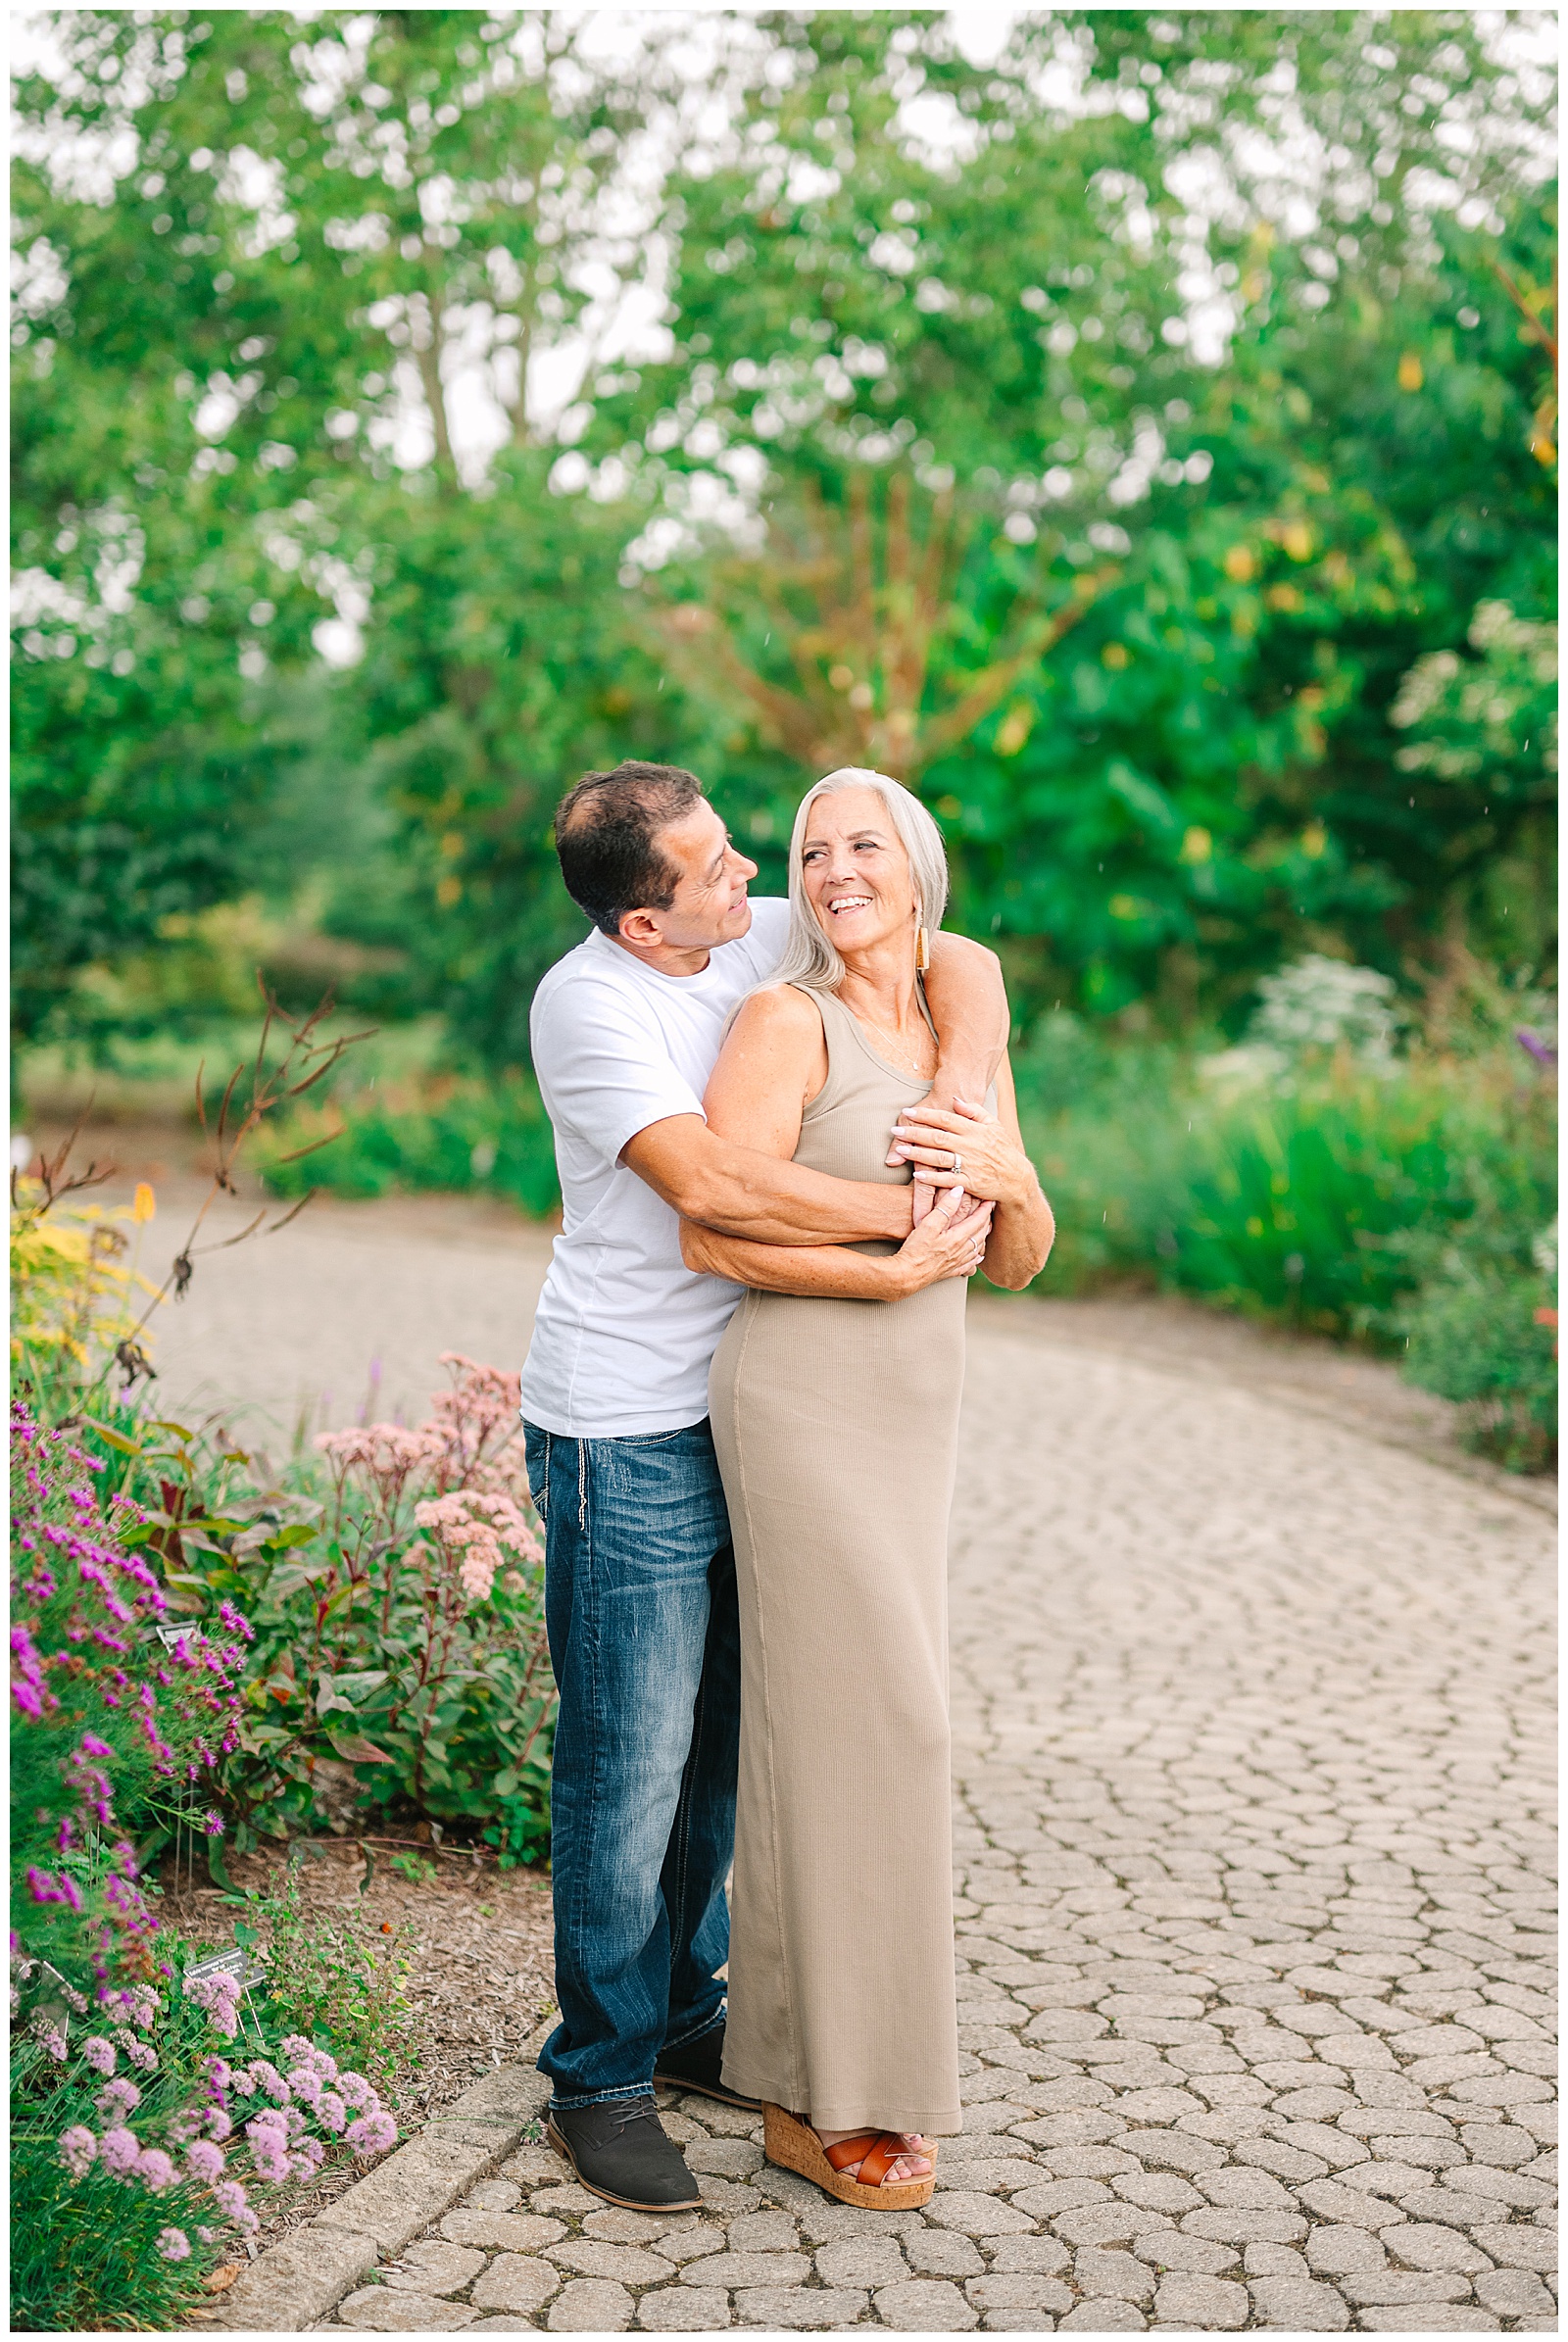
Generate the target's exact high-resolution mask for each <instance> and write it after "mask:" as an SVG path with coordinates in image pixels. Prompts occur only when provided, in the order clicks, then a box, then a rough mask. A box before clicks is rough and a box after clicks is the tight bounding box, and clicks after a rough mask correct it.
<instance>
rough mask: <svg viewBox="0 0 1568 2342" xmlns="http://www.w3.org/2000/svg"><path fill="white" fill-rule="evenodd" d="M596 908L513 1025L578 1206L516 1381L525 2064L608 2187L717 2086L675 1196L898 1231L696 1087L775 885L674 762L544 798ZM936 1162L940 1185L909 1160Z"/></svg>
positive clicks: (722, 1582) (954, 1072)
mask: <svg viewBox="0 0 1568 2342" xmlns="http://www.w3.org/2000/svg"><path fill="white" fill-rule="evenodd" d="M556 848H557V852H558V854H559V855H560V857H561V869H562V875H563V877H564V880H565V884H566V891H567V893H568V894H569V895H570V896H571V898H572V900H573V902H575V903H577V904H578V906H579V907H580V908H581V909H582V910H583V911H585V912H586V913H587V915H588V917H589V918H590V919H591V920H592V921H593V923H594V932H593V933H592V934H591V935H590V936H589V937H588V939H587V941H586V942H585V943H582V944H580V945H579V946H578V947H577V949H576V950H575V951H570V952H568V953H567V954H566V956H565V958H564V959H563V960H561V961H560V962H559V963H558V964H557V965H556V966H555V967H554V968H552V969H551V971H550V973H549V974H548V975H547V976H546V977H545V979H544V982H543V983H542V984H541V985H540V987H539V990H538V993H537V995H536V996H535V999H534V1003H533V1011H532V1017H531V1021H530V1030H531V1034H532V1042H533V1053H534V1064H535V1067H536V1068H537V1071H538V1075H539V1083H540V1087H541V1090H542V1091H543V1094H544V1099H545V1103H546V1105H547V1107H548V1108H549V1111H550V1117H551V1120H552V1122H553V1123H554V1125H555V1131H556V1151H557V1160H558V1162H559V1165H560V1170H561V1187H562V1196H563V1201H564V1227H563V1232H562V1234H561V1235H560V1236H559V1237H558V1238H557V1240H556V1244H555V1251H554V1257H553V1259H552V1262H551V1267H550V1274H549V1276H548V1278H547V1279H546V1282H545V1288H544V1292H543V1294H542V1295H541V1298H540V1302H539V1310H538V1315H537V1319H536V1322H535V1327H534V1336H533V1342H532V1345H531V1347H530V1349H529V1352H528V1358H527V1363H526V1365H525V1367H524V1369H523V1376H522V1412H523V1416H524V1419H525V1429H526V1439H527V1454H528V1479H529V1483H530V1486H531V1487H532V1489H533V1492H534V1500H535V1503H536V1505H537V1507H538V1510H539V1514H540V1517H541V1520H542V1521H543V1524H544V1529H545V1538H546V1551H547V1565H546V1614H547V1621H548V1627H549V1635H550V1654H551V1658H552V1660H553V1662H554V1665H555V1671H556V1681H557V1683H558V1685H559V1687H560V1693H561V1707H560V1715H559V1719H558V1722H557V1727H556V1743H555V1778H554V1790H553V1824H552V1839H551V1856H552V1865H553V1870H554V1883H555V1903H556V1988H557V1994H558V1998H559V2000H560V2004H561V2023H560V2025H558V2026H557V2027H556V2030H555V2031H554V2033H552V2035H551V2037H550V2039H549V2041H548V2042H547V2043H546V2044H545V2047H544V2050H543V2052H542V2054H541V2056H540V2059H539V2066H540V2070H541V2072H543V2073H544V2074H548V2075H549V2077H550V2081H551V2085H552V2093H553V2095H552V2103H551V2109H550V2121H549V2134H550V2137H551V2139H552V2142H553V2143H554V2145H555V2146H556V2147H557V2148H558V2149H559V2151H560V2152H561V2153H562V2154H563V2155H564V2156H565V2157H566V2159H567V2160H568V2161H569V2162H570V2164H571V2165H572V2166H573V2168H574V2169H575V2171H576V2172H577V2175H578V2177H579V2178H580V2179H581V2180H582V2181H583V2183H584V2185H585V2186H587V2187H589V2188H591V2189H592V2190H593V2191H594V2192H595V2193H596V2194H597V2195H601V2196H604V2197H605V2198H606V2199H607V2200H608V2201H609V2202H611V2203H613V2204H623V2205H627V2206H630V2207H632V2208H634V2209H637V2210H642V2211H660V2212H665V2211H672V2210H676V2209H683V2208H687V2207H690V2206H693V2205H696V2204H698V2203H699V2202H700V2201H701V2197H700V2195H699V2192H698V2188H697V2184H696V2182H695V2180H694V2179H693V2177H692V2174H691V2172H690V2171H689V2170H688V2169H687V2166H686V2162H685V2159H684V2157H683V2156H682V2155H681V2153H680V2151H679V2149H678V2147H677V2146H676V2145H675V2144H674V2142H673V2141H672V2140H671V2139H669V2138H668V2137H666V2135H665V2133H664V2130H663V2127H662V2124H661V2122H660V2121H659V2117H658V2114H657V2112H656V2110H655V2105H654V2084H655V2082H656V2081H657V2082H661V2083H668V2084H670V2085H671V2086H675V2087H679V2088H682V2089H689V2090H698V2091H702V2092H704V2093H706V2094H707V2095H708V2096H710V2097H713V2098H720V2099H725V2098H730V2097H731V2093H729V2092H727V2091H726V2090H725V2089H724V2086H723V2083H722V2081H721V2079H720V2062H721V2058H722V2053H723V2039H724V1989H723V1985H722V1982H721V1981H720V1979H719V1976H718V1971H719V1970H720V1969H722V1967H723V1966H724V1963H725V1960H726V1958H727V1954H728V1938H729V1920H728V1910H727V1906H726V1904H725V1899H724V1881H725V1878H726V1875H727V1873H728V1870H729V1865H730V1857H731V1850H732V1841H733V1834H734V1819H735V1775H736V1752H737V1739H738V1723H739V1686H740V1671H739V1636H738V1630H737V1623H736V1602H735V1565H734V1556H733V1553H732V1552H731V1549H730V1541H729V1523H728V1519H727V1517H726V1514H725V1510H724V1492H723V1488H722V1486H721V1484H720V1481H719V1476H718V1468H717V1465H716V1463H715V1461H714V1457H713V1446H712V1440H711V1436H710V1432H709V1425H708V1420H707V1418H708V1371H709V1366H710V1364H711V1360H712V1355H713V1351H714V1350H715V1348H716V1347H717V1345H718V1341H719V1337H720V1335H721V1334H722V1333H723V1330H724V1327H725V1324H726V1323H727V1321H728V1318H729V1316H730V1313H731V1311H732V1310H733V1309H734V1308H735V1306H736V1303H737V1301H738V1299H739V1297H740V1294H739V1289H738V1288H737V1287H735V1286H733V1285H729V1284H726V1283H725V1282H723V1281H722V1280H720V1279H718V1278H713V1277H704V1276H699V1275H696V1274H694V1273H693V1272H692V1271H690V1270H688V1269H687V1268H686V1267H685V1266H684V1264H683V1262H682V1260H681V1253H680V1239H679V1230H678V1220H679V1217H680V1216H681V1215H684V1216H685V1217H686V1218H688V1219H692V1220H698V1221H701V1222H703V1223H704V1224H706V1225H707V1226H710V1227H712V1228H716V1229H721V1230H723V1231H724V1232H726V1233H728V1234H730V1235H734V1236H743V1237H752V1238H755V1239H758V1240H759V1241H760V1242H763V1243H768V1244H836V1243H853V1242H855V1241H857V1240H859V1239H865V1238H872V1237H883V1238H894V1239H897V1240H900V1241H902V1240H903V1238H905V1237H906V1236H907V1234H908V1232H909V1227H910V1221H911V1200H910V1196H911V1191H910V1189H909V1188H907V1187H903V1186H893V1185H887V1186H875V1185H871V1184H869V1183H865V1184H853V1183H851V1182H848V1181H842V1180H834V1179H828V1178H825V1177H823V1176H822V1175H821V1174H819V1173H817V1172H813V1171H809V1170H805V1169H803V1168H801V1167H800V1166H799V1165H797V1164H794V1163H781V1162H778V1161H777V1160H775V1159H774V1158H772V1157H770V1156H766V1155H762V1154H760V1153H755V1152H753V1151H752V1150H751V1149H750V1148H747V1147H737V1146H733V1145H730V1144H728V1143H726V1142H724V1141H722V1140H719V1139H717V1138H715V1137H714V1136H713V1134H712V1133H711V1131H710V1130H709V1128H708V1125H707V1123H706V1121H705V1119H704V1116H703V1106H702V1096H703V1090H704V1087H705V1085H706V1083H707V1080H708V1076H709V1074H710V1072H711V1070H712V1066H713V1063H714V1060H715V1059H716V1057H717V1055H718V1049H719V1043H720V1041H721V1039H722V1036H723V1030H724V1025H725V1022H726V1019H727V1018H728V1015H729V1012H730V1010H731V1009H732V1008H733V1006H734V1005H735V1003H736V1001H737V1000H739V999H740V998H741V996H742V995H743V994H744V993H746V992H747V991H749V990H750V989H751V988H752V987H753V986H754V985H756V984H759V983H760V982H762V981H763V980H765V978H766V977H767V975H768V973H769V971H770V970H771V968H772V967H773V966H774V964H775V963H776V961H777V959H778V956H779V954H780V952H781V951H782V949H783V944H784V938H785V932H786V928H787V924H788V905H787V904H786V903H783V902H779V901H764V902H760V903H749V902H748V900H747V895H746V887H747V882H748V880H750V879H752V878H755V877H756V875H757V866H756V864H755V863H754V862H749V861H748V860H747V859H746V858H745V856H744V855H743V854H739V853H738V852H737V851H736V849H735V848H734V846H733V845H732V844H731V843H730V841H729V837H728V834H727V832H726V830H725V828H724V824H723V822H722V821H721V820H720V819H719V817H718V815H717V813H715V812H714V810H713V808H712V806H711V805H710V804H709V802H708V800H707V799H706V798H705V797H704V795H703V793H702V788H701V784H700V783H699V782H698V781H697V780H696V779H695V778H694V776H693V775H692V774H691V773H689V772H684V771H681V770H679V769H677V768H674V767H671V766H667V765H659V764H639V763H626V764H622V765H620V766H619V767H618V768H617V769H616V770H615V771H613V772H608V773H589V774H588V775H587V776H586V778H585V779H583V780H582V781H580V782H579V783H578V785H577V787H576V788H575V789H573V790H572V791H571V792H570V793H569V794H568V795H567V796H566V797H565V798H564V800H563V801H562V804H561V805H560V807H559V809H558V811H557V814H556ZM928 990H929V997H930V1001H931V1008H932V1014H933V1017H934V1019H935V1021H936V1024H937V1027H938V1032H939V1037H940V1040H941V1044H942V1060H941V1066H940V1068H939V1072H938V1077H937V1078H938V1089H939V1091H940V1093H941V1095H942V1097H943V1098H944V1099H951V1098H952V1097H953V1096H955V1095H965V1096H969V1097H974V1098H983V1097H984V1096H985V1094H986V1090H987V1088H988V1086H989V1083H990V1080H991V1076H992V1073H993V1071H994V1070H995V1066H996V1062H997V1060H998V1058H999V1057H1000V1054H1001V1051H1002V1049H1003V1048H1004V1047H1005V1041H1006V1013H1007V1012H1006V1003H1005V994H1004V990H1003V986H1002V982H1001V974H1000V970H999V968H998V965H997V962H996V959H995V957H994V955H993V954H992V953H991V952H989V951H985V950H983V949H982V947H980V946H979V945H976V944H972V943H968V942H966V941H965V940H964V939H963V938H961V937H957V936H948V935H939V936H937V937H935V938H934V939H933V944H932V955H931V970H930V978H929V985H928ZM921 1176H922V1177H928V1176H930V1175H929V1174H921Z"/></svg>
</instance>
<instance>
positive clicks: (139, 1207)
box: [130, 1179, 158, 1228]
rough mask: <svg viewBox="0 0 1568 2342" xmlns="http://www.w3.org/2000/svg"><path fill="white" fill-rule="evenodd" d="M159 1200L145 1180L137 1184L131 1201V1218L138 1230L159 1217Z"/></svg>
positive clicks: (140, 1180)
mask: <svg viewBox="0 0 1568 2342" xmlns="http://www.w3.org/2000/svg"><path fill="white" fill-rule="evenodd" d="M157 1211H158V1200H157V1197H156V1196H155V1195H154V1194H153V1192H152V1189H151V1188H150V1187H149V1186H148V1185H147V1182H146V1181H145V1180H144V1179H139V1180H138V1181H137V1182H136V1193H135V1195H133V1196H132V1197H131V1201H130V1216H131V1218H132V1219H133V1220H134V1221H135V1223H136V1225H137V1227H138V1228H140V1227H143V1226H144V1225H145V1224H146V1222H147V1221H148V1220H151V1219H153V1218H155V1217H156V1216H157Z"/></svg>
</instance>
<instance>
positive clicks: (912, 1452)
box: [710, 994, 966, 2133]
mask: <svg viewBox="0 0 1568 2342" xmlns="http://www.w3.org/2000/svg"><path fill="white" fill-rule="evenodd" d="M808 998H809V999H812V1000H816V1004H817V1006H818V1007H819V1008H820V1010H821V1013H822V1026H823V1031H824V1033H825V1035H826V1038H827V1054H828V1074H827V1081H826V1083H825V1085H824V1086H823V1088H822V1090H821V1092H820V1094H819V1095H818V1096H817V1097H816V1098H813V1099H812V1100H811V1102H810V1104H809V1106H808V1107H807V1109H806V1112H805V1116H804V1118H803V1123H802V1129H801V1140H800V1145H799V1146H798V1147H797V1148H796V1150H795V1160H796V1161H797V1162H798V1163H805V1164H807V1165H808V1166H809V1168H810V1169H811V1170H813V1171H825V1172H828V1173H830V1174H831V1175H832V1176H833V1177H834V1178H837V1179H864V1180H886V1181H890V1182H905V1181H907V1180H908V1179H909V1177H910V1173H909V1170H908V1168H907V1165H898V1166H894V1167H889V1166H888V1165H887V1164H886V1163H885V1162H884V1160H883V1157H884V1156H885V1154H886V1152H887V1148H888V1143H889V1139H890V1137H891V1133H892V1129H893V1125H894V1123H895V1122H896V1121H897V1119H898V1117H899V1113H900V1111H901V1110H902V1109H903V1108H905V1107H907V1106H910V1105H912V1104H914V1103H915V1101H916V1100H917V1099H919V1098H924V1097H925V1096H926V1094H927V1093H928V1091H929V1090H930V1087H931V1085H930V1083H929V1082H926V1081H922V1080H921V1079H920V1078H919V1077H918V1076H917V1075H911V1074H907V1073H900V1072H898V1071H896V1070H895V1069H894V1068H893V1067H892V1066H890V1065H888V1064H887V1063H885V1062H884V1060H883V1059H882V1058H881V1057H879V1056H878V1055H877V1054H876V1051H875V1049H873V1047H872V1045H871V1042H870V1039H869V1038H868V1036H867V1034H866V1032H865V1029H864V1028H863V1027H862V1026H861V1025H860V1024H859V1023H858V1021H857V1019H856V1018H855V1017H854V1016H853V1015H852V1014H851V1013H850V1011H849V1010H848V1009H847V1008H845V1007H844V1006H843V1005H842V1004H841V1003H840V1002H839V1001H838V1000H835V999H833V998H832V997H831V996H818V995H816V994H809V995H808ZM896 1248H897V1247H896V1246H895V1245H893V1244H880V1243H879V1244H862V1245H860V1246H859V1247H858V1249H860V1250H861V1251H867V1252H892V1251H894V1250H895V1249H896ZM965 1291H966V1289H965V1286H964V1284H963V1282H962V1281H961V1280H959V1279H951V1280H948V1281H946V1282H944V1283H942V1284H940V1285H932V1286H927V1287H926V1289H925V1290H924V1292H922V1293H913V1294H910V1295H907V1297H906V1298H904V1299H902V1300H897V1301H847V1300H830V1299H821V1298H815V1297H811V1298H796V1297H792V1296H790V1295H788V1294H781V1293H755V1292H753V1293H747V1295H746V1298H745V1299H744V1301H743V1302H742V1303H741V1305H740V1307H739V1309H738V1310H737V1311H736V1313H735V1315H734V1317H733V1318H732V1319H731V1320H730V1324H729V1328H728V1330H727V1332H726V1333H725V1336H724V1339H723V1341H722V1342H720V1343H719V1346H718V1351H717V1354H716V1355H715V1357H714V1359H713V1366H712V1374H711V1383H710V1403H711V1414H712V1427H713V1443H714V1446H715V1447H716V1449H717V1452H718V1461H719V1468H720V1470H721V1471H722V1473H723V1476H724V1489H725V1494H726V1497H727V1500H728V1505H729V1515H730V1523H731V1528H732V1532H733V1536H734V1541H735V1560H736V1570H737V1577H738V1582H739V1587H740V1614H741V1646H742V1673H741V1683H742V1690H741V1751H740V1802H739V1807H738V1811H737V1816H736V1830H735V1879H734V1891H733V1920H732V1925H731V1933H730V1963H729V2013H728V2022H727V2025H726V2028H725V2036H724V2080H725V2082H726V2083H727V2084H728V2086H729V2087H730V2088H731V2089H733V2090H736V2091H739V2092H741V2093H742V2094H743V2095H745V2096H747V2097H752V2098H764V2099H771V2100H772V2101H773V2103H774V2104H775V2105H779V2106H784V2107H788V2108H789V2109H791V2111H793V2112H794V2113H797V2114H803V2115H809V2117H810V2119H811V2121H812V2122H815V2123H817V2124H818V2125H819V2126H822V2127H825V2128H828V2129H835V2130H843V2129H850V2128H858V2127H861V2126H863V2125H866V2124H870V2125H873V2126H875V2127H876V2128H878V2129H882V2128H887V2129H894V2130H910V2131H928V2132H932V2133H944V2132H956V2131H957V2130H959V2129H960V2128H961V2126H962V2119H961V2116H960V2113H959V2106H958V2042H957V2016H956V1991H955V1982H954V1957H953V1852H952V1820H951V1813H952V1808H951V1797H952V1788H951V1780H950V1771H949V1722H948V1597H947V1550H948V1513H949V1508H950V1505H951V1503H952V1497H953V1479H954V1465H955V1458H956V1445H957V1429H958V1401H959V1397H960V1394H961V1391H962V1386H963V1311H964V1298H965Z"/></svg>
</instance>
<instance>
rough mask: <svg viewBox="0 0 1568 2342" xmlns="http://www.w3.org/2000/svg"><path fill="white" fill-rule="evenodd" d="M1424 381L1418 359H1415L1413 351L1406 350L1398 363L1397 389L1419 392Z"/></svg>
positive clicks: (1424, 376) (1424, 375) (1423, 373)
mask: <svg viewBox="0 0 1568 2342" xmlns="http://www.w3.org/2000/svg"><path fill="white" fill-rule="evenodd" d="M1425 380H1426V374H1425V372H1424V370H1423V368H1422V365H1421V361H1420V359H1419V358H1417V356H1416V354H1415V352H1414V351H1413V350H1406V352H1405V353H1404V356H1403V357H1402V358H1401V359H1400V361H1399V388H1400V389H1401V390H1419V389H1420V387H1421V385H1422V383H1423V382H1424V381H1425Z"/></svg>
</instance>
